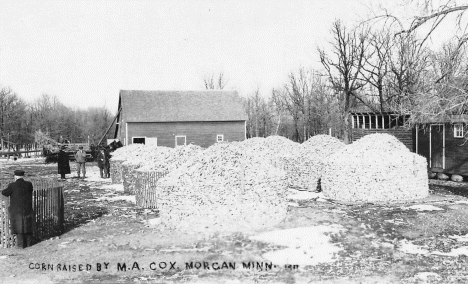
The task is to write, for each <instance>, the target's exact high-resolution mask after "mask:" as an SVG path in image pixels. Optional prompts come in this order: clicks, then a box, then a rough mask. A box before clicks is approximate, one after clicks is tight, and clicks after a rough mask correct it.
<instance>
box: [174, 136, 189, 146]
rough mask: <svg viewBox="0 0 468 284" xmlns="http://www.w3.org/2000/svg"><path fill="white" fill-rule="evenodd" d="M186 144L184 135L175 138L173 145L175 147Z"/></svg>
mask: <svg viewBox="0 0 468 284" xmlns="http://www.w3.org/2000/svg"><path fill="white" fill-rule="evenodd" d="M186 142H187V137H186V136H185V135H180V136H176V137H175V145H176V146H181V145H185V144H186Z"/></svg>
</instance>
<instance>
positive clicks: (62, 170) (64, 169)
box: [57, 146, 71, 180]
mask: <svg viewBox="0 0 468 284" xmlns="http://www.w3.org/2000/svg"><path fill="white" fill-rule="evenodd" d="M64 149H65V146H62V147H61V148H60V151H59V152H58V155H57V160H58V163H57V164H58V173H59V174H60V178H61V179H62V180H64V179H65V175H66V174H69V173H70V172H71V171H70V162H69V160H68V154H67V153H65V151H64Z"/></svg>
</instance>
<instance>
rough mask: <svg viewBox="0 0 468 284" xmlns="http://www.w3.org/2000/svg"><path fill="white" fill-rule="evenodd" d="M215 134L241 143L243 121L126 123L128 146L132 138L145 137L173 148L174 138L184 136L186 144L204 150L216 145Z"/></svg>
mask: <svg viewBox="0 0 468 284" xmlns="http://www.w3.org/2000/svg"><path fill="white" fill-rule="evenodd" d="M124 133H125V132H124ZM217 134H223V135H224V141H229V142H231V141H243V140H244V139H245V124H244V121H223V122H129V123H128V139H129V143H128V145H129V144H131V140H132V137H134V136H146V137H156V138H158V146H166V147H175V136H179V135H185V136H186V138H187V140H186V143H187V144H190V143H193V144H195V145H199V146H202V147H205V148H206V147H209V146H211V145H213V144H214V143H216V135H217ZM124 135H125V134H124Z"/></svg>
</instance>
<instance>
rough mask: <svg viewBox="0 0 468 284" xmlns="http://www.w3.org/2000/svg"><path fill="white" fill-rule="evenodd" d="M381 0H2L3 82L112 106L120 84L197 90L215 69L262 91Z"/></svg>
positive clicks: (240, 85) (311, 59)
mask: <svg viewBox="0 0 468 284" xmlns="http://www.w3.org/2000/svg"><path fill="white" fill-rule="evenodd" d="M383 2H385V1H383ZM377 5H378V1H376V0H354V1H351V0H347V1H346V0H314V1H312V0H310V1H305V0H304V1H300V0H282V1H208V0H206V1H195V0H193V1H179V0H176V1H149V0H148V1H144V0H139V1H124V0H120V1H3V0H0V85H1V86H8V87H10V88H12V89H13V91H15V92H16V93H17V94H18V95H19V96H20V97H22V98H23V99H25V100H26V101H33V100H34V99H36V98H38V97H39V96H40V95H41V94H42V93H47V94H49V95H55V96H57V97H58V98H59V99H60V101H62V102H63V103H64V104H65V105H67V106H70V107H78V108H87V107H91V106H96V107H100V106H106V107H107V108H109V110H111V111H112V112H116V111H117V103H118V95H119V90H122V89H123V90H128V89H133V90H201V89H203V77H204V76H206V75H209V74H218V73H219V72H223V73H224V75H225V77H226V78H227V79H228V85H227V88H228V89H235V90H237V91H238V92H239V93H240V94H241V95H247V94H249V93H251V92H252V91H253V90H255V89H256V88H257V87H258V88H259V89H260V91H261V93H262V94H264V95H266V94H268V93H269V92H270V91H271V89H272V88H275V87H280V86H282V85H283V84H284V83H285V82H286V80H287V75H288V73H290V72H291V71H294V70H297V69H298V68H299V67H306V68H309V67H312V68H316V69H318V68H320V62H319V57H318V52H317V47H318V46H320V47H326V45H327V42H328V41H329V40H330V33H329V31H330V27H331V25H332V23H333V21H334V20H335V19H342V20H343V21H344V22H345V23H350V24H351V23H354V22H355V21H357V20H359V19H362V18H363V17H366V16H367V15H368V13H369V8H370V7H371V6H377ZM399 8H400V9H403V10H404V11H406V12H408V9H405V7H401V6H400V7H399Z"/></svg>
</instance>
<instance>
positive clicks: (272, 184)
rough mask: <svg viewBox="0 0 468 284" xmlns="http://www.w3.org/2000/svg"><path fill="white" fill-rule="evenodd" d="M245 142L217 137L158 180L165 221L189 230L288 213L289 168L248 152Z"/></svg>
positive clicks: (235, 226)
mask: <svg viewBox="0 0 468 284" xmlns="http://www.w3.org/2000/svg"><path fill="white" fill-rule="evenodd" d="M242 146H243V145H242V143H237V142H233V143H217V144H215V145H213V146H211V147H209V148H208V149H206V150H205V151H203V152H202V154H201V155H198V156H197V157H196V158H194V159H192V160H191V161H189V162H187V163H185V164H184V165H182V166H181V167H179V168H178V169H176V170H174V171H172V172H170V173H169V174H168V175H166V176H165V177H164V178H162V179H160V180H159V181H158V184H157V189H156V190H157V192H158V199H159V200H158V204H159V209H160V216H161V221H162V223H163V224H164V225H165V226H167V227H168V228H171V229H178V230H184V231H185V230H187V231H204V232H207V231H210V232H213V231H246V230H247V231H248V230H255V229H260V228H264V227H268V226H273V225H275V224H277V223H278V222H280V221H282V220H283V219H284V218H285V217H286V214H287V202H286V198H285V194H286V189H287V181H286V176H285V173H284V171H282V170H280V169H277V168H274V167H273V166H272V165H271V164H269V163H265V162H262V161H260V160H258V159H250V158H248V157H246V154H245V153H244V150H243V147H242Z"/></svg>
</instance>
